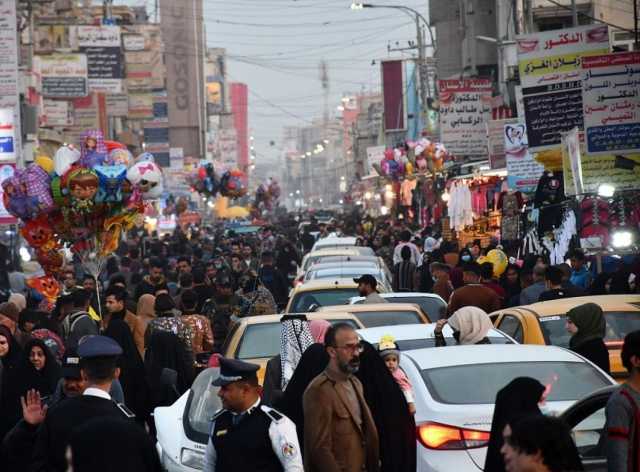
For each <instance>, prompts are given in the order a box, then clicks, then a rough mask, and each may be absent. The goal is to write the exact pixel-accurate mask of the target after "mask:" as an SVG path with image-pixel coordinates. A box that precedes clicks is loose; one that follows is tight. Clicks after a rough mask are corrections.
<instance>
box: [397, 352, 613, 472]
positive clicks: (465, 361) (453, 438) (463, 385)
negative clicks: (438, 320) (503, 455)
mask: <svg viewBox="0 0 640 472" xmlns="http://www.w3.org/2000/svg"><path fill="white" fill-rule="evenodd" d="M436 351H437V355H435V354H436ZM400 366H401V368H402V369H403V370H404V371H405V372H406V374H407V376H408V377H409V380H410V381H411V384H412V386H413V390H414V394H415V398H416V416H415V419H416V426H417V428H418V445H417V446H418V452H417V464H418V467H417V470H418V471H420V472H436V471H438V472H440V471H465V472H466V471H474V470H475V471H477V470H482V469H483V467H484V460H485V455H486V451H487V445H488V442H489V436H490V431H491V420H492V416H493V408H494V402H495V398H496V394H497V393H498V391H499V390H500V389H501V388H503V387H504V386H505V385H507V384H508V383H509V382H511V381H512V380H513V379H515V378H517V377H520V376H529V377H533V378H535V379H538V380H539V381H540V382H541V383H542V384H543V385H547V386H548V387H549V395H548V397H547V401H546V403H545V404H544V405H543V406H542V407H541V409H542V410H543V412H545V413H547V414H554V415H558V414H560V413H562V412H563V411H564V410H566V409H567V408H568V407H569V406H571V405H572V404H573V403H574V402H575V401H577V400H579V399H581V398H583V397H584V396H586V395H588V394H590V393H591V392H593V391H595V390H597V389H599V388H602V387H606V386H609V385H615V381H614V380H613V378H611V377H610V376H609V375H607V374H606V373H605V372H603V371H602V370H600V369H599V368H598V367H596V366H594V365H593V364H592V363H591V362H589V361H587V360H585V359H584V358H583V357H581V356H579V355H578V354H575V353H573V352H571V351H568V350H566V349H563V348H559V347H555V346H535V345H520V344H515V345H496V344H494V345H474V346H447V347H438V348H427V349H418V350H413V351H404V352H403V353H402V356H401V359H400Z"/></svg>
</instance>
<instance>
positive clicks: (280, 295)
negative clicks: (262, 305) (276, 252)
mask: <svg viewBox="0 0 640 472" xmlns="http://www.w3.org/2000/svg"><path fill="white" fill-rule="evenodd" d="M258 277H259V278H260V281H261V282H262V284H263V285H264V286H265V287H267V289H269V291H270V292H271V294H272V295H273V298H274V299H275V300H276V304H277V305H278V308H279V309H282V308H284V307H285V306H286V305H287V299H288V298H289V289H290V287H289V282H288V281H287V279H285V278H284V277H283V275H282V273H281V272H280V271H278V270H277V269H276V268H275V267H274V266H273V253H272V252H270V251H265V252H263V253H262V267H261V268H260V271H259V272H258Z"/></svg>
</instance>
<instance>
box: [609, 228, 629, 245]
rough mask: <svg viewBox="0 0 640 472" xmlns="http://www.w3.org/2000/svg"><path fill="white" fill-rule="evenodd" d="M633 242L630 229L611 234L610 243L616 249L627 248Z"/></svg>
mask: <svg viewBox="0 0 640 472" xmlns="http://www.w3.org/2000/svg"><path fill="white" fill-rule="evenodd" d="M632 243H633V235H632V234H631V231H616V232H615V233H613V234H612V235H611V245H612V246H613V247H614V248H617V249H623V248H628V247H629V246H631V244H632Z"/></svg>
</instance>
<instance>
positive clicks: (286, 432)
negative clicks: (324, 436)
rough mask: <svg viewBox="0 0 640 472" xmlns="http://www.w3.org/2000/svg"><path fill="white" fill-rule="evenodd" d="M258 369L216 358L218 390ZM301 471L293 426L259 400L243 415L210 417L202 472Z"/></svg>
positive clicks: (300, 459)
mask: <svg viewBox="0 0 640 472" xmlns="http://www.w3.org/2000/svg"><path fill="white" fill-rule="evenodd" d="M257 370H258V366H257V365H255V364H249V363H247V362H243V361H239V360H235V359H225V358H222V359H220V376H219V377H218V378H216V379H215V380H214V381H213V382H212V385H214V386H217V387H220V386H223V385H228V384H230V383H232V382H237V381H238V380H243V379H249V378H252V377H255V375H256V371H257ZM245 470H246V471H249V470H250V471H253V472H281V471H285V472H302V471H303V470H304V469H303V466H302V456H301V454H300V445H299V443H298V435H297V433H296V427H295V424H294V423H293V422H292V421H291V420H290V419H289V418H287V417H286V416H284V415H283V414H281V413H279V412H278V411H276V410H274V409H273V408H269V407H267V406H265V405H261V402H260V399H259V398H258V400H257V401H256V402H255V403H254V404H253V405H252V406H251V408H249V409H248V410H247V411H245V412H243V413H236V412H232V411H228V410H220V411H219V412H218V413H216V414H215V416H214V417H213V423H212V426H211V436H210V438H209V442H208V443H207V450H206V452H205V460H204V469H203V471H204V472H236V471H245Z"/></svg>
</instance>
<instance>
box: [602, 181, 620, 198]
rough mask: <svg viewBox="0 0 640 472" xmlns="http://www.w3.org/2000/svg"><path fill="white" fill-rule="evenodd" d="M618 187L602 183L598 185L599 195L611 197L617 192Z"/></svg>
mask: <svg viewBox="0 0 640 472" xmlns="http://www.w3.org/2000/svg"><path fill="white" fill-rule="evenodd" d="M615 191H616V188H615V187H614V186H613V185H611V184H602V185H600V187H598V195H600V196H601V197H604V198H611V197H613V194H614V193H615Z"/></svg>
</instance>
